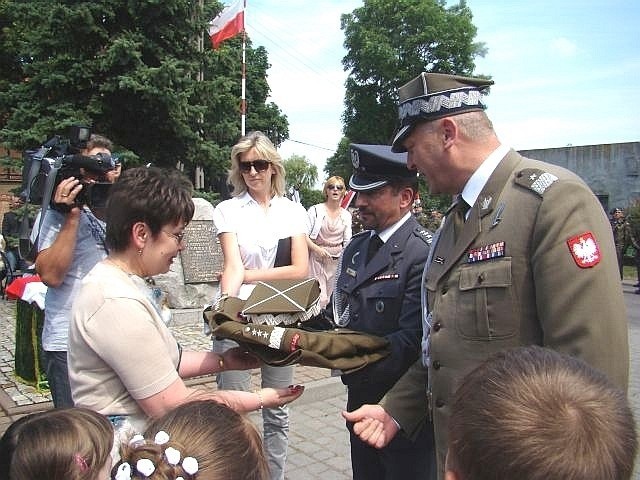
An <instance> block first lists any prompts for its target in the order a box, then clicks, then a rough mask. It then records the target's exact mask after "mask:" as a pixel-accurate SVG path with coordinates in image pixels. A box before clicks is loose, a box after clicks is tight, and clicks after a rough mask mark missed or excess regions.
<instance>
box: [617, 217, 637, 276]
mask: <svg viewBox="0 0 640 480" xmlns="http://www.w3.org/2000/svg"><path fill="white" fill-rule="evenodd" d="M611 231H612V232H613V241H614V243H615V245H616V256H617V258H618V269H619V270H620V279H622V277H623V268H624V254H625V252H626V251H627V248H629V247H630V246H633V248H635V249H636V251H638V250H640V244H638V242H637V241H636V239H635V237H634V235H633V230H632V229H631V225H630V224H629V222H627V219H626V218H625V215H624V211H623V210H622V209H621V208H614V209H613V210H611ZM638 281H639V282H640V277H639V278H638Z"/></svg>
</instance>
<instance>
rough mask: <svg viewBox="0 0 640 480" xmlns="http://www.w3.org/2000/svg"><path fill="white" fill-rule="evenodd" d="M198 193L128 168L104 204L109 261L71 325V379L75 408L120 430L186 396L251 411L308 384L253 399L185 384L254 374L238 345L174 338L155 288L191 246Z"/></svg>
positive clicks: (183, 183) (170, 173)
mask: <svg viewBox="0 0 640 480" xmlns="http://www.w3.org/2000/svg"><path fill="white" fill-rule="evenodd" d="M192 193H193V188H192V186H191V184H190V183H189V180H187V179H186V177H184V176H183V175H182V174H181V173H180V172H178V171H177V170H162V169H158V168H153V167H149V168H147V167H138V168H132V169H128V170H126V171H125V172H123V174H122V176H121V177H120V179H119V180H118V182H116V183H115V184H114V186H113V187H112V189H111V193H110V195H109V200H108V202H107V206H106V212H105V220H106V223H107V231H106V243H107V246H108V248H109V256H108V257H107V258H106V259H105V260H103V261H101V262H99V263H98V264H97V265H96V266H95V267H94V268H93V269H92V270H91V271H90V272H89V273H88V274H87V276H86V277H85V278H84V280H83V282H82V286H81V288H80V290H79V291H78V293H77V295H76V299H75V301H74V305H73V311H72V320H71V325H70V328H69V379H70V382H71V391H72V393H73V400H74V401H75V403H76V405H78V406H81V407H86V408H91V409H92V410H95V411H97V412H100V413H102V414H104V415H107V416H108V417H109V418H110V420H111V421H112V422H113V423H114V425H115V426H116V428H117V429H118V431H119V432H123V431H129V430H134V431H137V432H140V431H143V430H144V427H145V425H146V423H147V421H148V419H149V418H157V417H160V416H162V415H164V414H165V413H167V412H168V411H169V410H171V409H172V408H174V407H176V406H177V405H180V404H182V403H185V402H186V401H188V400H195V399H212V400H216V401H219V402H222V403H225V404H227V405H229V406H230V407H231V408H233V409H234V410H237V411H240V412H248V411H251V410H257V409H259V408H261V407H262V406H276V405H283V404H285V403H287V402H289V401H291V400H293V399H295V398H297V397H298V396H299V395H300V394H301V393H302V388H298V387H291V388H282V389H279V390H275V389H272V388H265V389H262V390H259V391H257V392H255V393H249V392H227V391H220V390H219V391H206V390H198V389H195V388H190V387H187V386H186V385H185V383H184V380H183V378H188V377H193V376H199V375H207V374H212V373H219V372H221V371H223V370H226V369H229V370H239V369H247V368H254V367H257V366H259V365H260V363H259V362H258V360H257V359H256V358H254V357H253V356H251V355H248V354H246V353H244V352H243V351H241V350H240V349H237V348H236V349H232V350H229V351H228V352H225V353H224V354H218V353H213V352H189V351H185V350H183V349H182V347H181V346H180V345H179V344H178V343H177V342H176V340H175V338H174V337H173V336H172V334H171V331H170V330H169V328H168V327H167V324H166V322H167V321H168V320H170V311H169V309H168V307H166V305H164V304H162V302H161V299H160V296H159V295H158V293H160V292H159V291H157V290H156V289H154V288H152V286H151V285H150V284H149V283H148V281H147V280H148V279H150V278H152V277H153V276H154V275H158V274H161V273H166V272H167V271H168V270H169V268H170V267H171V263H172V262H173V260H174V258H175V257H176V256H177V255H178V253H179V252H180V251H181V250H182V249H183V248H184V243H183V235H184V229H185V227H186V225H187V224H188V223H189V221H190V220H191V218H192V216H193V213H194V209H195V207H194V204H193V200H192Z"/></svg>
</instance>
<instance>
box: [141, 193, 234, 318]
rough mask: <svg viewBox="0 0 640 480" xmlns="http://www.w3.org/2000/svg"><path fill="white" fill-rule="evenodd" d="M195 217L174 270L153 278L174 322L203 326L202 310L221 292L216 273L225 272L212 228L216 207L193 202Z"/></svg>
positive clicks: (198, 199) (176, 259) (189, 226)
mask: <svg viewBox="0 0 640 480" xmlns="http://www.w3.org/2000/svg"><path fill="white" fill-rule="evenodd" d="M193 203H194V204H195V213H194V215H193V219H192V220H191V222H189V225H187V228H186V229H185V231H184V246H185V248H184V250H182V252H180V254H179V255H178V256H177V257H176V258H175V260H174V261H173V264H172V265H171V269H170V270H169V271H168V272H167V273H164V274H162V275H156V276H154V277H153V279H154V281H155V283H156V286H157V287H159V288H160V289H161V290H162V291H163V292H164V294H165V295H166V298H167V302H168V304H169V307H170V308H171V309H172V313H173V322H175V323H185V322H189V323H190V322H194V321H195V322H201V321H202V310H203V308H204V306H205V305H207V304H209V303H211V301H212V299H213V298H214V297H215V295H216V292H217V290H218V275H217V272H221V271H222V250H221V249H220V244H219V242H218V237H217V235H216V231H215V226H214V224H213V205H212V204H211V203H210V202H208V201H207V200H205V199H203V198H194V199H193Z"/></svg>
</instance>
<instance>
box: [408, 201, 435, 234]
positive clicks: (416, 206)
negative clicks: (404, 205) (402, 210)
mask: <svg viewBox="0 0 640 480" xmlns="http://www.w3.org/2000/svg"><path fill="white" fill-rule="evenodd" d="M411 212H412V213H413V216H414V217H416V220H417V221H418V223H419V224H420V225H422V226H423V227H424V228H428V227H427V225H429V216H428V215H427V214H426V213H425V211H424V209H423V208H422V202H420V199H416V200H415V201H414V202H413V208H412V209H411ZM433 231H434V232H435V230H433Z"/></svg>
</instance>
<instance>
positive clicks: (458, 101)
mask: <svg viewBox="0 0 640 480" xmlns="http://www.w3.org/2000/svg"><path fill="white" fill-rule="evenodd" d="M491 85H493V80H486V79H483V78H472V77H462V76H460V75H447V74H443V73H421V74H420V75H418V76H417V77H416V78H414V79H413V80H411V81H410V82H408V83H406V84H404V85H403V86H402V87H400V88H399V89H398V94H399V97H400V98H399V100H398V117H399V120H400V126H399V127H398V130H397V131H396V133H395V134H394V136H393V142H392V150H393V151H394V152H405V151H406V149H405V148H404V145H403V143H404V140H405V139H406V138H407V136H408V135H409V133H411V129H412V128H413V127H414V126H415V125H416V124H417V123H419V122H428V121H431V120H437V119H438V118H443V117H449V116H451V115H458V114H460V113H466V112H473V111H478V110H484V109H485V108H486V105H485V104H484V100H483V97H484V95H485V94H486V93H487V89H488V88H489V87H490V86H491Z"/></svg>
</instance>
